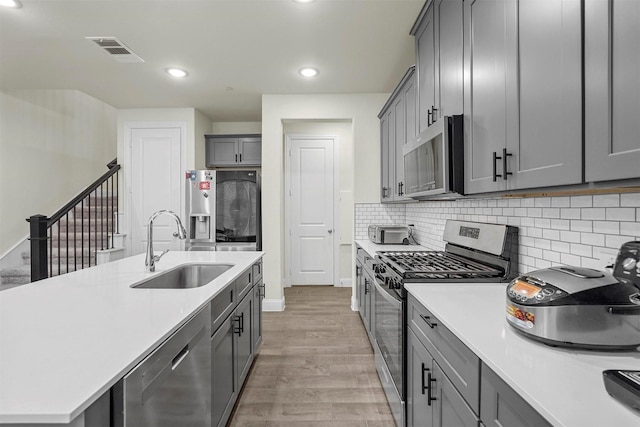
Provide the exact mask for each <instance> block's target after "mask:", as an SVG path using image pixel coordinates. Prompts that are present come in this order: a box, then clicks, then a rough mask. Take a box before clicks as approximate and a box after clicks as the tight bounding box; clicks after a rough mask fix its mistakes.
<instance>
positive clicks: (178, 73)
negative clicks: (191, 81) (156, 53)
mask: <svg viewBox="0 0 640 427" xmlns="http://www.w3.org/2000/svg"><path fill="white" fill-rule="evenodd" d="M167 73H169V75H170V76H171V77H177V78H182V77H187V76H188V75H189V73H187V72H186V71H185V70H181V69H180V68H167Z"/></svg>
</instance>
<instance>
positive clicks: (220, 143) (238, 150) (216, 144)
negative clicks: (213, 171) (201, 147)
mask: <svg viewBox="0 0 640 427" xmlns="http://www.w3.org/2000/svg"><path fill="white" fill-rule="evenodd" d="M205 152H206V164H207V167H225V166H260V165H261V163H262V138H261V136H260V135H228V136H220V135H205Z"/></svg>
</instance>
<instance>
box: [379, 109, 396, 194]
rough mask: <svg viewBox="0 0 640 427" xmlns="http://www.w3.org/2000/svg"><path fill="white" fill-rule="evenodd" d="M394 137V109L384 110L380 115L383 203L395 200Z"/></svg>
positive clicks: (381, 192)
mask: <svg viewBox="0 0 640 427" xmlns="http://www.w3.org/2000/svg"><path fill="white" fill-rule="evenodd" d="M392 135H393V137H392ZM394 137H395V116H394V115H393V111H390V110H389V111H384V112H383V113H382V115H381V116H380V166H381V168H380V201H381V202H383V203H384V202H391V201H393V181H394V176H395V171H394V167H395V153H394V151H393V150H391V147H392V146H393V145H395V139H394ZM392 139H393V143H392Z"/></svg>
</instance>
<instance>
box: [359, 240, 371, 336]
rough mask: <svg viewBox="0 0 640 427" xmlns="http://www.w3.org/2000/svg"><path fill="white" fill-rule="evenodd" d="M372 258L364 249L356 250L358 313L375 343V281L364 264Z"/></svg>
mask: <svg viewBox="0 0 640 427" xmlns="http://www.w3.org/2000/svg"><path fill="white" fill-rule="evenodd" d="M369 259H371V256H370V255H369V254H368V253H367V252H366V251H365V250H364V249H362V248H360V247H358V248H357V249H356V296H357V298H358V312H359V314H360V318H361V319H362V323H363V325H364V327H365V329H366V331H367V334H368V336H369V340H371V342H372V343H373V340H374V337H373V326H374V320H373V310H374V307H373V304H374V303H373V282H372V281H373V280H374V278H373V277H371V272H369V271H368V270H367V269H365V268H364V264H365V262H366V261H367V260H369Z"/></svg>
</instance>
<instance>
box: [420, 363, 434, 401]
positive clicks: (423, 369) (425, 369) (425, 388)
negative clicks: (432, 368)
mask: <svg viewBox="0 0 640 427" xmlns="http://www.w3.org/2000/svg"><path fill="white" fill-rule="evenodd" d="M426 372H429V368H427V367H426V366H424V362H422V374H421V375H420V381H421V383H422V384H421V385H422V394H424V393H425V392H426V391H428V389H429V387H430V386H431V384H427V385H425V382H424V374H425V373H426Z"/></svg>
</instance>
